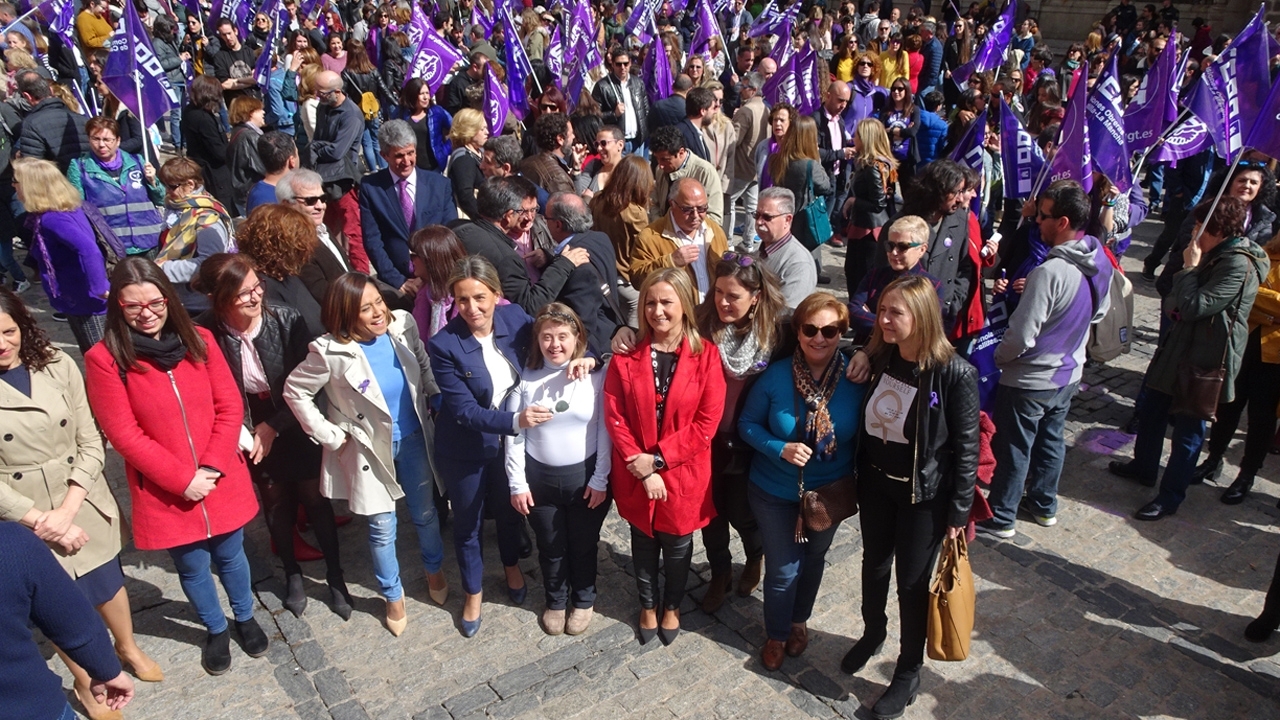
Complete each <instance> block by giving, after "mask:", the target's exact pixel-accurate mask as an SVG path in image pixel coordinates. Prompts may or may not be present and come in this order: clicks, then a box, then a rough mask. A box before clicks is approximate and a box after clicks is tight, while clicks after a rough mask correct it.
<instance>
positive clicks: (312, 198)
mask: <svg viewBox="0 0 1280 720" xmlns="http://www.w3.org/2000/svg"><path fill="white" fill-rule="evenodd" d="M293 201H294V202H296V203H298V204H299V205H306V206H307V207H314V206H315V204H316V203H320V204H321V205H327V204H328V202H327V201H326V200H325V199H324V196H323V195H307V196H306V197H301V196H299V197H295V198H294V199H293Z"/></svg>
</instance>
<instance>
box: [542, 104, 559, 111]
mask: <svg viewBox="0 0 1280 720" xmlns="http://www.w3.org/2000/svg"><path fill="white" fill-rule="evenodd" d="M538 109H539V110H541V111H542V112H559V111H560V108H559V107H558V106H556V105H539V106H538Z"/></svg>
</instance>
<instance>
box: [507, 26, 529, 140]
mask: <svg viewBox="0 0 1280 720" xmlns="http://www.w3.org/2000/svg"><path fill="white" fill-rule="evenodd" d="M502 36H503V37H508V38H518V37H519V35H517V34H516V28H515V23H513V22H512V21H511V13H510V12H507V11H503V13H502ZM505 45H506V47H504V48H503V52H504V53H505V56H504V59H505V60H506V61H507V87H508V88H509V93H508V95H507V97H508V99H509V100H510V108H511V112H514V113H515V114H516V117H518V118H520V119H521V120H523V119H524V118H525V115H526V114H527V113H528V112H529V94H528V92H527V90H526V88H525V84H526V83H527V82H528V81H529V76H530V75H533V65H532V64H531V63H530V62H529V56H528V55H526V54H525V51H524V44H523V43H520V42H519V41H513V42H508V43H505Z"/></svg>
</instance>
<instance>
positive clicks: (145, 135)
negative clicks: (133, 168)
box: [133, 71, 159, 163]
mask: <svg viewBox="0 0 1280 720" xmlns="http://www.w3.org/2000/svg"><path fill="white" fill-rule="evenodd" d="M133 88H134V92H135V93H136V94H137V98H138V125H140V126H142V158H143V159H144V160H147V161H148V162H150V161H151V160H152V159H155V160H156V161H157V163H158V162H159V158H156V156H155V148H153V147H152V146H151V133H149V132H147V118H146V114H147V113H146V110H145V109H144V106H143V104H142V79H141V78H139V77H138V74H137V72H136V71H135V72H134V76H133Z"/></svg>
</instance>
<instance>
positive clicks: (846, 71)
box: [831, 32, 858, 83]
mask: <svg viewBox="0 0 1280 720" xmlns="http://www.w3.org/2000/svg"><path fill="white" fill-rule="evenodd" d="M857 54H858V36H857V35H855V34H853V33H852V32H850V33H846V34H845V36H844V37H843V38H841V39H840V47H839V48H837V49H836V54H835V56H834V57H833V58H832V59H831V73H832V75H833V76H834V78H835V79H836V80H837V81H838V82H844V83H847V82H852V81H853V63H854V58H855V56H856V55H857Z"/></svg>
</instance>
